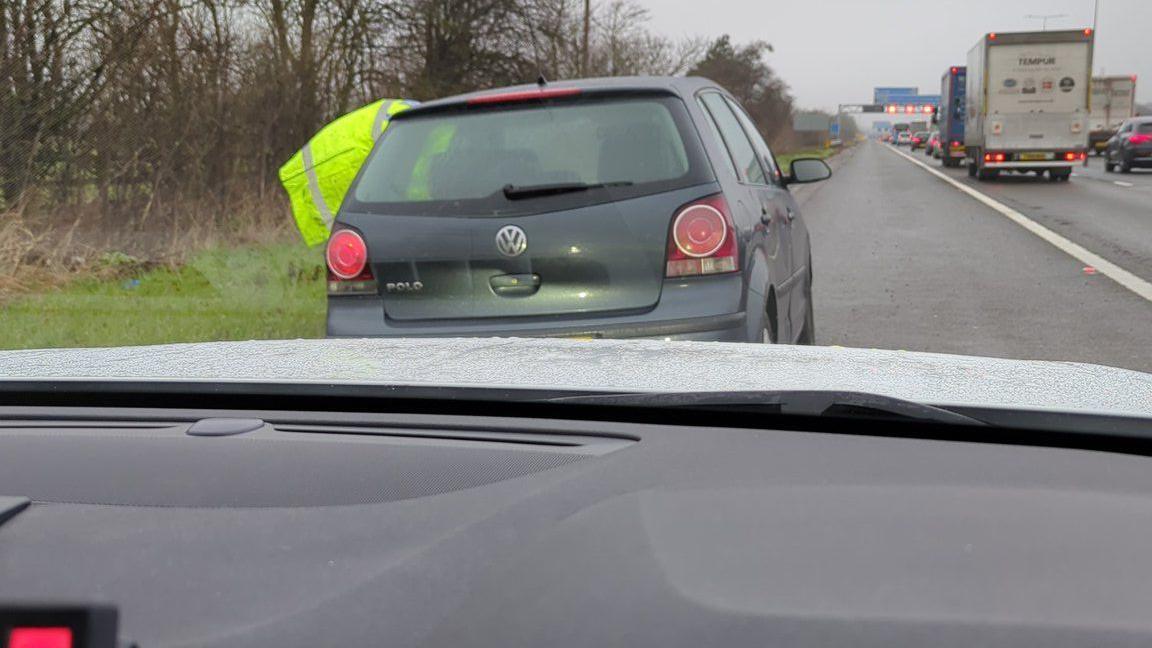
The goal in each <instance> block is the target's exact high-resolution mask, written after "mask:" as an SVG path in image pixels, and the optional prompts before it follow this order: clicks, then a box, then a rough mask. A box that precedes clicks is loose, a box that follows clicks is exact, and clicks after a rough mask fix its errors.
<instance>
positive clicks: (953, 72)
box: [952, 68, 960, 74]
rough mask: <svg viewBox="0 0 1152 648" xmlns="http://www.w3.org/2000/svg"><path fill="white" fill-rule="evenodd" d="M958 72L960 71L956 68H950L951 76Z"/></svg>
mask: <svg viewBox="0 0 1152 648" xmlns="http://www.w3.org/2000/svg"><path fill="white" fill-rule="evenodd" d="M959 71H960V70H959V69H958V68H952V74H956V73H957V72H959Z"/></svg>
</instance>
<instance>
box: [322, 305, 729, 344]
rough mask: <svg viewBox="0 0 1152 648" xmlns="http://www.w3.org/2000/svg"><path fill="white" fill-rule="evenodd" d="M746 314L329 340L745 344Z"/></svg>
mask: <svg viewBox="0 0 1152 648" xmlns="http://www.w3.org/2000/svg"><path fill="white" fill-rule="evenodd" d="M745 319H746V318H745V314H744V313H742V312H741V313H728V314H725V315H712V316H709V317H692V318H685V319H678V320H664V321H649V322H636V323H629V324H603V325H591V326H590V325H580V326H558V327H551V326H541V327H537V328H531V327H517V328H500V327H485V328H477V327H468V328H465V327H461V328H459V329H456V330H447V329H446V328H441V329H440V330H436V331H435V332H433V331H429V330H422V329H401V330H395V329H393V330H388V331H387V332H384V333H376V334H372V335H363V334H362V335H356V334H340V333H335V332H333V331H332V330H331V326H330V327H329V329H330V330H329V334H328V337H562V338H581V339H604V338H613V339H616V338H649V339H659V340H697V341H713V342H744V341H746V339H747V334H746V329H745Z"/></svg>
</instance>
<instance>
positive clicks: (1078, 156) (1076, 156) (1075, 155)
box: [1064, 151, 1088, 162]
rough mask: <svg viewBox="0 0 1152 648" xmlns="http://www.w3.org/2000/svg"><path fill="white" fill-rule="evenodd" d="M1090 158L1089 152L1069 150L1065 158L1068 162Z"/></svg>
mask: <svg viewBox="0 0 1152 648" xmlns="http://www.w3.org/2000/svg"><path fill="white" fill-rule="evenodd" d="M1087 158H1088V154H1087V153H1079V152H1076V151H1068V152H1067V153H1065V154H1064V160H1065V161H1067V162H1075V161H1076V160H1084V159H1087Z"/></svg>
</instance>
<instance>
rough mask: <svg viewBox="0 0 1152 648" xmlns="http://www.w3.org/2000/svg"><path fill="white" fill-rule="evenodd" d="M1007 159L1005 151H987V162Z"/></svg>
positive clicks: (985, 159)
mask: <svg viewBox="0 0 1152 648" xmlns="http://www.w3.org/2000/svg"><path fill="white" fill-rule="evenodd" d="M1005 159H1006V157H1005V155H1004V154H1003V153H985V154H984V161H985V162H1003V161H1004V160H1005Z"/></svg>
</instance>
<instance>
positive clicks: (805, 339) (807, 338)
mask: <svg viewBox="0 0 1152 648" xmlns="http://www.w3.org/2000/svg"><path fill="white" fill-rule="evenodd" d="M796 344H803V345H805V346H812V345H813V344H816V314H815V311H814V309H813V307H812V291H808V309H807V312H806V313H805V314H804V330H803V331H801V332H800V337H799V338H797V339H796Z"/></svg>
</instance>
